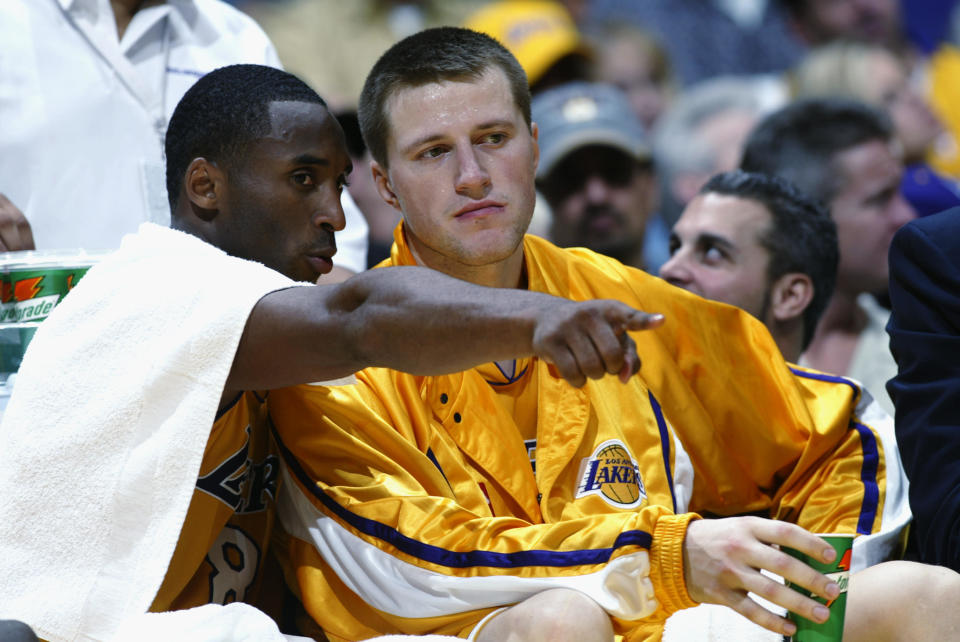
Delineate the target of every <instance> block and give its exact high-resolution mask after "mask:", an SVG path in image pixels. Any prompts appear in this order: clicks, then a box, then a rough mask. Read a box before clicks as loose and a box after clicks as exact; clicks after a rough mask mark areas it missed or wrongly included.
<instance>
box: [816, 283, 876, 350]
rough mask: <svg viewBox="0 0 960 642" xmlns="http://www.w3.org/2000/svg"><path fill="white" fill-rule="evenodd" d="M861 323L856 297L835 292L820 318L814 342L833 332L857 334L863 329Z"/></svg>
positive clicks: (862, 319)
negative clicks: (821, 336)
mask: <svg viewBox="0 0 960 642" xmlns="http://www.w3.org/2000/svg"><path fill="white" fill-rule="evenodd" d="M863 323H864V317H863V311H862V310H861V309H860V306H858V305H857V295H855V294H852V293H848V292H844V291H842V290H837V292H835V293H834V295H833V297H831V298H830V303H828V304H827V308H826V310H824V311H823V316H822V317H820V322H819V323H818V324H817V332H816V334H814V341H816V340H817V337H819V336H820V335H824V334H832V333H835V332H848V333H854V334H859V333H860V331H861V330H862V329H863Z"/></svg>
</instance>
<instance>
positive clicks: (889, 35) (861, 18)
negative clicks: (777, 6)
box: [800, 0, 900, 45]
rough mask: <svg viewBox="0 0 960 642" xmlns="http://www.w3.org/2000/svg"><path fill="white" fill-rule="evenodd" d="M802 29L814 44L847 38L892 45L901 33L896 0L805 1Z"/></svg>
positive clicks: (801, 14)
mask: <svg viewBox="0 0 960 642" xmlns="http://www.w3.org/2000/svg"><path fill="white" fill-rule="evenodd" d="M800 16H801V23H802V24H801V28H802V30H803V32H804V34H805V35H806V36H807V38H808V39H809V40H810V41H811V42H814V43H821V42H826V41H828V40H836V39H847V40H859V41H863V42H872V43H877V44H886V45H892V44H895V43H896V42H897V40H898V38H899V34H900V13H899V7H898V4H897V0H807V1H806V2H805V3H804V6H803V8H802V9H801V12H800Z"/></svg>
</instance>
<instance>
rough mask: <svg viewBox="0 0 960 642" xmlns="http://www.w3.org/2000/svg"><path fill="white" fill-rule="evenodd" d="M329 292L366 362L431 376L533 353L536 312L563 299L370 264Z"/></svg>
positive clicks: (416, 269)
mask: <svg viewBox="0 0 960 642" xmlns="http://www.w3.org/2000/svg"><path fill="white" fill-rule="evenodd" d="M345 286H346V287H344V288H343V289H342V291H341V292H340V293H338V295H337V296H336V297H335V298H334V301H335V302H336V303H337V304H338V305H341V306H342V309H343V310H344V311H345V312H346V313H347V314H348V315H349V317H350V320H351V322H352V324H353V327H354V328H355V330H356V336H355V339H356V341H357V346H358V349H359V350H360V351H361V358H362V359H363V360H364V361H366V362H367V365H374V366H382V367H389V368H394V369H397V370H403V371H405V372H410V373H412V374H420V375H431V374H441V373H446V372H455V371H459V370H464V369H467V368H470V367H473V366H475V365H478V364H479V363H484V362H489V361H495V360H498V359H507V358H515V357H523V356H528V355H530V354H532V353H533V352H534V346H533V343H534V331H535V327H536V320H537V318H538V315H541V314H543V311H544V310H546V309H549V308H551V307H559V306H560V305H563V304H565V303H568V302H565V301H563V300H561V299H558V298H556V297H553V296H549V295H546V294H542V293H536V292H527V291H524V290H508V289H494V288H486V287H480V286H476V285H472V284H470V283H467V282H465V281H460V280H457V279H453V278H451V277H448V276H446V275H443V274H441V273H439V272H436V271H434V270H429V269H426V268H419V267H397V268H388V269H378V270H372V271H370V272H367V273H364V274H361V275H358V276H357V277H355V278H353V279H351V280H350V282H348V283H347V284H345Z"/></svg>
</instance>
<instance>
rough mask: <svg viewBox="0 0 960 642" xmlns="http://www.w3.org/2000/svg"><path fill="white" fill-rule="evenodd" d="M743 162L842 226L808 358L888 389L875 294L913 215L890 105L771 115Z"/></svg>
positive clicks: (837, 104)
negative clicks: (831, 286)
mask: <svg viewBox="0 0 960 642" xmlns="http://www.w3.org/2000/svg"><path fill="white" fill-rule="evenodd" d="M740 166H741V169H744V170H745V171H749V172H765V173H768V174H776V175H778V176H782V177H783V178H785V179H787V180H788V181H790V182H791V183H793V184H794V185H796V186H797V188H798V189H799V190H800V191H801V192H803V193H805V194H807V195H808V196H809V197H811V198H814V199H817V200H819V201H820V202H822V203H824V204H825V205H826V206H827V208H828V209H829V211H830V215H831V216H832V217H833V220H834V222H835V223H836V225H837V239H838V242H839V245H840V262H839V265H838V268H837V283H836V288H835V290H834V293H833V296H832V297H831V298H830V301H829V303H828V304H827V307H826V310H825V311H824V313H823V316H822V318H821V320H820V323H819V324H818V326H817V329H816V332H815V333H814V336H813V340H812V341H811V342H810V344H809V346H808V347H807V348H806V350H805V351H804V353H803V357H802V360H801V364H802V365H809V366H811V367H813V368H816V369H817V370H822V371H825V372H832V373H837V374H841V375H845V376H849V377H851V378H853V379H856V380H857V381H859V382H860V383H862V384H863V386H864V387H865V388H866V389H868V390H871V391H875V392H876V394H878V401H879V402H880V404H881V405H882V406H883V407H884V409H885V410H886V411H887V412H888V413H889V414H891V415H893V404H892V403H891V402H890V399H889V397H888V396H887V395H886V394H883V392H881V391H883V390H884V386H885V384H886V382H887V380H888V379H889V378H890V377H892V376H893V375H894V373H896V364H895V363H894V361H893V357H892V356H891V355H890V351H889V349H888V348H887V337H886V333H885V330H884V326H885V325H886V320H887V316H888V313H887V311H886V310H884V309H883V308H882V307H880V306H879V305H878V304H877V302H876V300H875V299H874V297H873V295H875V294H881V293H883V292H885V291H886V288H887V261H886V256H887V250H888V248H889V247H890V239H892V238H893V234H894V232H896V231H897V229H898V228H899V227H900V226H901V225H903V224H904V223H906V222H907V221H909V220H911V219H912V218H914V211H913V209H912V208H911V207H910V205H909V204H908V203H907V202H906V201H905V200H904V198H903V196H902V195H901V193H900V178H901V175H902V174H903V163H902V161H901V159H900V156H899V153H898V151H897V148H896V146H895V145H894V144H893V129H892V126H891V124H890V122H889V120H888V119H887V118H886V116H884V115H883V114H882V113H881V112H878V111H876V110H874V109H873V108H871V107H868V106H867V105H864V104H861V103H857V102H852V101H847V100H840V99H829V98H827V99H809V100H802V101H797V102H795V103H793V104H791V105H789V106H787V107H785V108H783V109H781V110H780V111H777V112H775V113H773V114H771V115H770V116H768V117H767V118H765V119H764V120H763V121H762V122H761V123H760V124H759V125H758V126H757V128H756V129H755V130H754V131H753V132H752V133H751V134H750V137H749V138H748V140H747V143H746V146H745V149H744V153H743V160H742V162H741V165H740Z"/></svg>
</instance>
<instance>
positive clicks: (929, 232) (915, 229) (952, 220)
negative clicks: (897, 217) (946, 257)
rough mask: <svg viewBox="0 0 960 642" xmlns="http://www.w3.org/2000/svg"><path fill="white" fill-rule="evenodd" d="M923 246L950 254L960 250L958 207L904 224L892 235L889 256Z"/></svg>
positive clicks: (959, 215)
mask: <svg viewBox="0 0 960 642" xmlns="http://www.w3.org/2000/svg"><path fill="white" fill-rule="evenodd" d="M925 247H926V248H934V249H938V250H939V251H941V252H945V253H950V254H953V253H955V252H957V251H958V250H960V207H955V208H952V209H949V210H946V211H944V212H940V213H939V214H933V215H931V216H924V217H922V218H918V219H916V220H913V221H910V222H909V223H907V224H906V225H904V226H903V227H902V228H900V230H899V231H898V232H897V233H896V235H895V236H894V240H893V244H892V245H891V257H893V256H896V255H898V254H900V253H909V252H910V251H911V250H916V249H923V248H925Z"/></svg>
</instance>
